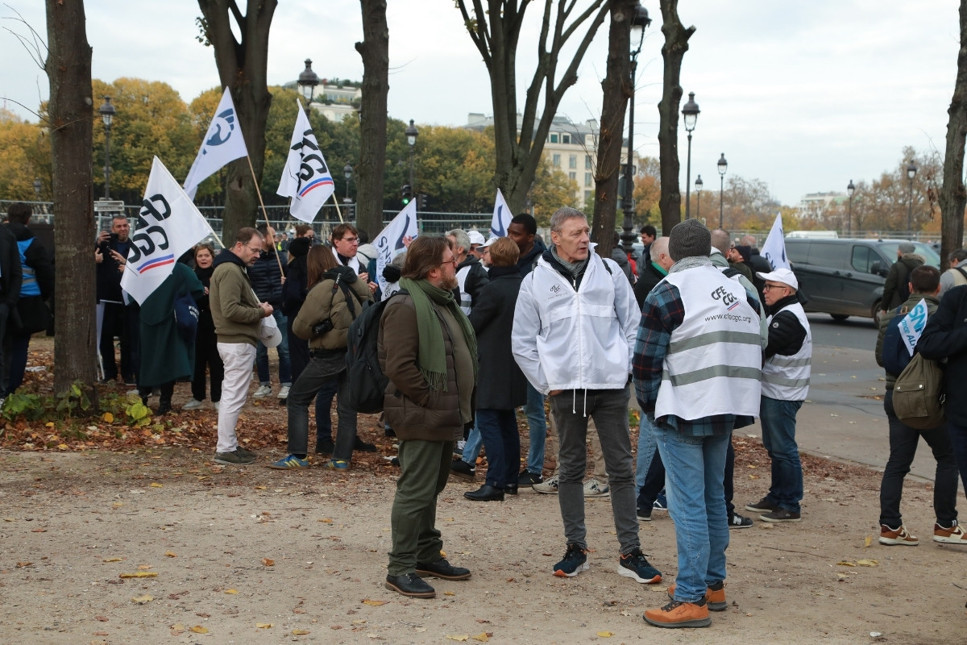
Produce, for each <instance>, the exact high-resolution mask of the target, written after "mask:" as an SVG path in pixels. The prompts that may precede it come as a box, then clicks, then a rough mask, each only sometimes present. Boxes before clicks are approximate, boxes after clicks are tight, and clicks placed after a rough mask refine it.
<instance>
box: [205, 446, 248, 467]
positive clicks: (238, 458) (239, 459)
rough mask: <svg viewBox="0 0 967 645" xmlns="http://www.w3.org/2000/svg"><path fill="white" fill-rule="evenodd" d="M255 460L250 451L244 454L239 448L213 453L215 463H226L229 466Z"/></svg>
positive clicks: (241, 464) (242, 464)
mask: <svg viewBox="0 0 967 645" xmlns="http://www.w3.org/2000/svg"><path fill="white" fill-rule="evenodd" d="M254 461H255V455H253V454H252V453H248V454H244V453H242V452H240V451H239V450H237V449H236V450H234V451H232V452H216V453H215V463H216V464H227V465H229V466H232V465H234V466H244V465H246V464H250V463H252V462H254Z"/></svg>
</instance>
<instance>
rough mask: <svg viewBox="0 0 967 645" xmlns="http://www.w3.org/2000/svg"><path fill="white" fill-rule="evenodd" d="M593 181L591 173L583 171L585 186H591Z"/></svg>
mask: <svg viewBox="0 0 967 645" xmlns="http://www.w3.org/2000/svg"><path fill="white" fill-rule="evenodd" d="M593 181H594V179H593V175H592V174H591V173H589V172H586V173H584V185H585V186H586V187H587V186H592V185H593Z"/></svg>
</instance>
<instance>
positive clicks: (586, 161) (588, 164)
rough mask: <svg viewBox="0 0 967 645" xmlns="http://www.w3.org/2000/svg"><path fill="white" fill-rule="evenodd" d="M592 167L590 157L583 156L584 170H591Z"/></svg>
mask: <svg viewBox="0 0 967 645" xmlns="http://www.w3.org/2000/svg"><path fill="white" fill-rule="evenodd" d="M593 167H594V166H593V165H592V162H591V155H584V169H585V170H591V168H593Z"/></svg>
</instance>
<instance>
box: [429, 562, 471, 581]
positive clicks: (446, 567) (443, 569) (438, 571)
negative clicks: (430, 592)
mask: <svg viewBox="0 0 967 645" xmlns="http://www.w3.org/2000/svg"><path fill="white" fill-rule="evenodd" d="M416 572H417V573H418V574H419V575H421V576H433V577H435V578H443V579H444V580H466V579H467V578H469V577H470V569H464V568H463V567H455V566H453V565H452V564H450V563H449V562H447V559H446V558H440V559H439V560H437V561H436V562H431V563H430V564H425V563H421V562H417V563H416Z"/></svg>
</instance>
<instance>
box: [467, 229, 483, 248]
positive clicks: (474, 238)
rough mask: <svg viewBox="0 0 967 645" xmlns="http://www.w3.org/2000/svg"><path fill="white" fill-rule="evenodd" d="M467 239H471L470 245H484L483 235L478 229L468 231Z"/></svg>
mask: <svg viewBox="0 0 967 645" xmlns="http://www.w3.org/2000/svg"><path fill="white" fill-rule="evenodd" d="M467 237H469V238H470V243H471V244H483V243H484V236H483V233H481V232H480V231H478V230H477V229H471V230H469V231H467Z"/></svg>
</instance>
